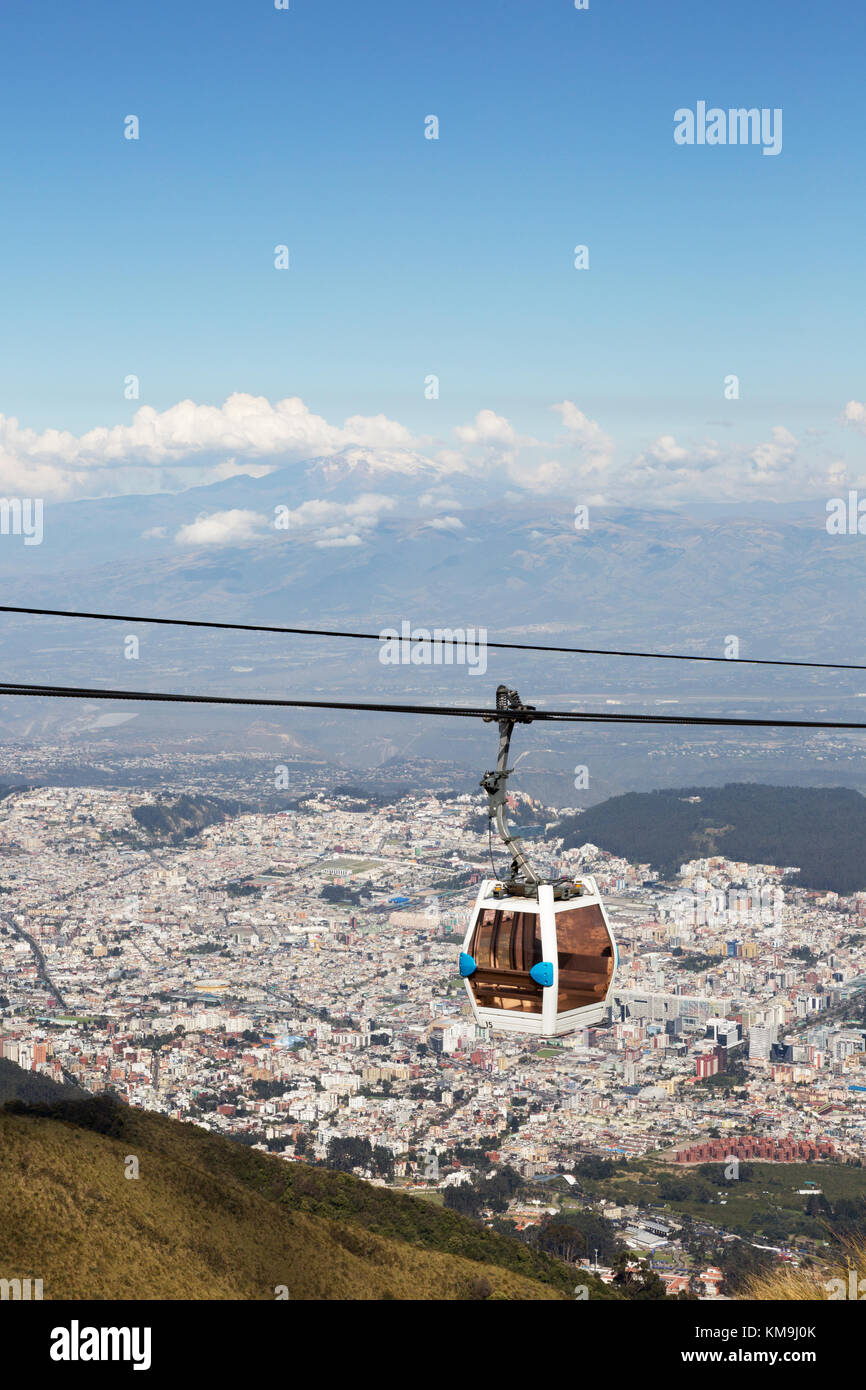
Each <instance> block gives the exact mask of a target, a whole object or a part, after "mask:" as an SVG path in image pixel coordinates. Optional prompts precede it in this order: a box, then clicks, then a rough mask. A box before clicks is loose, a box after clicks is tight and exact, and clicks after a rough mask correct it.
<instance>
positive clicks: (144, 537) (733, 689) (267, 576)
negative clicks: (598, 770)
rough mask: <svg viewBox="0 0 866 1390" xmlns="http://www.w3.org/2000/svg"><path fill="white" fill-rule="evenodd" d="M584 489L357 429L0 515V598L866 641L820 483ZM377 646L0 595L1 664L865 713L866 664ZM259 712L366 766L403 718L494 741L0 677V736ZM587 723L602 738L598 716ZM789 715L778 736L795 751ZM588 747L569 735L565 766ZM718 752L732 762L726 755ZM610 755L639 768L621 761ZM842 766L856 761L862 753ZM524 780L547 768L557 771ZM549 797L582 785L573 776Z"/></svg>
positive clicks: (183, 722) (398, 693) (118, 675)
mask: <svg viewBox="0 0 866 1390" xmlns="http://www.w3.org/2000/svg"><path fill="white" fill-rule="evenodd" d="M586 491H587V490H586V487H585V486H584V485H578V484H576V485H575V491H574V495H573V496H564V495H559V496H553V495H549V494H547V495H541V494H537V493H535V492H534V491H533V490H532V488H531V487H523V488H521V487H520V486H519V485H518V484H517V483H515V482H514V481H513V480H512V479H509V478H503V479H501V480H499V479H497V478H495V477H490V476H488V475H485V476H484V477H480V476H478V475H476V474H470V473H469V472H467V471H455V472H448V471H447V470H443V468H442V467H441V466H434V465H433V464H432V463H431V462H430V460H427V459H425V458H424V457H422V456H421V455H418V454H414V453H412V452H410V451H408V450H396V449H395V450H391V451H381V450H377V451H373V450H364V449H358V448H354V449H346V450H343V451H342V453H340V454H337V455H334V456H332V457H328V458H326V459H312V460H310V461H308V462H307V463H306V464H297V465H292V466H290V467H281V468H277V469H275V470H274V471H273V472H271V473H269V474H267V475H265V476H262V477H252V476H248V475H237V476H233V477H230V478H226V479H224V480H223V481H221V482H217V483H213V484H210V485H209V486H206V487H195V488H191V489H189V490H187V491H185V492H180V493H155V494H148V495H146V496H141V497H130V496H127V497H112V498H102V499H97V500H93V501H77V502H68V503H51V504H48V505H47V506H46V509H45V521H44V539H43V542H42V544H41V545H33V546H26V545H25V544H24V541H23V538H22V537H21V536H15V535H4V536H2V537H0V599H2V602H4V603H10V604H16V603H17V604H24V605H28V606H41V607H71V608H78V609H85V610H86V609H95V610H109V611H120V612H131V613H142V614H154V615H157V616H173V615H178V616H184V617H198V618H205V619H216V620H223V621H241V622H255V621H262V622H265V623H276V624H283V625H289V626H295V625H296V626H302V627H323V628H340V629H349V630H354V629H359V630H361V631H367V632H373V633H377V632H379V631H381V629H382V628H384V627H386V626H392V625H394V626H399V624H400V622H401V621H402V620H404V619H405V620H407V621H409V622H410V623H412V624H413V625H415V626H423V627H426V628H431V627H435V626H442V627H449V628H455V627H457V628H466V627H475V628H482V627H483V628H486V629H487V632H488V635H489V637H490V638H491V639H494V638H496V639H500V640H505V641H521V640H522V641H528V642H535V643H542V644H545V643H546V644H566V645H567V644H573V645H577V646H587V647H614V648H626V649H637V650H646V649H648V648H649V649H656V650H662V651H664V650H669V651H670V650H673V651H676V650H683V651H694V652H697V653H701V654H707V655H714V656H722V655H723V654H724V652H725V643H726V639H728V638H729V637H732V636H733V637H736V638H737V639H738V641H739V644H740V654H741V655H742V656H753V657H754V656H757V657H776V658H779V657H788V658H791V659H800V660H803V659H821V660H834V659H836V660H840V661H846V662H857V661H858V660H859V659H860V658H862V657H864V655H866V610H864V608H863V605H862V604H861V603H860V595H861V593H862V592H863V588H864V583H866V541H864V538H863V537H861V536H831V535H828V533H827V531H826V528H825V524H824V523H825V512H824V507H823V504H822V503H821V501H820V500H817V501H815V502H808V503H792V504H790V505H788V506H774V505H773V504H768V503H755V504H754V506H753V507H752V508H749V507H747V506H743V507H735V506H733V505H732V504H724V505H720V506H719V507H717V508H713V507H712V506H709V505H707V504H701V505H696V506H695V507H692V508H687V507H684V508H682V509H681V510H678V511H674V510H661V509H659V510H652V509H648V508H635V507H630V506H629V505H627V502H626V501H625V499H624V504H623V505H619V506H616V505H607V506H596V505H594V504H593V503H592V501H591V499H590V501H589V503H588V506H589V514H588V526H587V528H586V529H581V530H576V529H575V524H574V523H575V515H574V511H575V506H576V505H577V504H581V503H584V502H586ZM280 519H282V520H283V521H284V522H285V526H283V527H281V526H280V525H279V524H278V522H279V520H280ZM130 634H132V635H136V636H138V638H139V641H140V653H139V655H138V657H137V658H135V659H127V657H126V654H125V652H126V649H125V646H124V642H125V638H126V636H127V635H130ZM378 658H379V648H378V647H377V645H376V643H375V642H363V641H358V642H354V641H349V640H344V641H340V642H336V641H335V642H328V641H327V640H325V639H321V638H304V637H299V638H292V639H289V638H281V637H279V636H257V635H254V634H233V633H222V634H219V633H212V632H201V631H194V630H193V631H173V630H171V629H165V628H158V627H142V626H135V625H131V624H125V623H124V624H117V625H114V624H111V625H109V624H85V623H80V624H79V623H73V622H68V621H62V620H54V619H23V618H15V617H10V616H9V615H5V616H0V663H2V665H0V669H2V671H3V674H4V677H5V678H6V679H7V680H10V681H15V680H17V681H28V680H30V681H36V682H49V681H56V682H59V683H68V684H86V685H96V686H99V685H103V686H107V685H108V686H110V685H119V686H123V685H125V686H128V687H136V686H145V687H150V688H162V689H176V690H184V691H192V690H201V691H208V690H210V691H214V692H220V693H227V694H235V695H239V694H244V693H250V694H252V693H256V694H258V693H264V694H272V695H281V694H284V693H285V694H297V695H300V696H302V697H303V696H306V697H311V698H314V699H315V698H326V697H327V694H328V693H331V694H333V695H335V697H336V698H338V699H344V700H345V699H351V698H352V697H353V696H361V695H363V696H365V697H367V698H375V699H381V700H383V701H402V700H406V701H416V702H417V701H423V702H437V701H440V700H441V701H448V702H452V703H458V702H461V701H464V702H466V701H468V702H471V703H479V702H485V703H486V702H488V701H491V700H492V692H493V690H494V688H495V686H496V684H497V683H498V682H499V681H500V680H505V681H507V682H509V683H512V684H513V683H519V684H520V688H521V693H522V694H523V695H524V698H525V699H528V700H531V701H532V702H533V703H544V702H546V703H547V704H548V705H551V706H555V705H557V704H562V703H563V702H567V704H568V706H569V707H573V708H584V709H592V708H594V707H598V705H599V704H600V705H601V706H602V707H605V701H606V700H615V701H621V702H622V704H623V707H624V708H626V707H628V706H629V705H631V706H632V707H634V708H637V709H640V710H644V711H645V710H649V711H654V712H663V709H662V708H661V707H659V708H657V707H656V701H658V700H669V701H675V702H676V701H679V705H676V704H674V705H673V706H669V708H670V711H671V712H674V713H676V712H681V711H683V710H686V709H689V708H692V709H694V710H696V711H697V712H699V713H707V712H708V711H709V710H710V709H713V708H717V709H719V710H720V712H723V713H726V714H729V713H731V712H733V711H735V710H736V709H737V708H738V707H739V708H742V709H746V710H748V711H750V712H753V713H763V714H766V713H767V712H768V710H770V709H775V710H777V711H779V712H780V713H783V714H789V713H792V712H793V711H794V710H795V709H798V710H803V711H806V712H809V713H812V712H814V714H815V715H816V716H817V715H818V714H819V713H820V712H821V711H822V710H823V711H827V712H828V713H829V714H830V715H833V714H836V715H837V716H838V717H846V716H847V717H855V718H856V717H861V716H862V715H863V712H864V709H866V706H864V705H863V702H862V700H861V699H860V696H861V694H862V693H863V692H866V672H864V673H862V674H859V673H857V672H850V673H835V674H834V673H830V672H825V673H820V672H806V671H797V670H788V671H785V670H780V669H774V668H748V667H739V668H737V669H736V671H735V670H734V669H733V667H731V669H725V668H724V667H720V666H701V665H694V666H693V665H688V664H673V663H664V662H658V663H656V662H646V661H640V662H632V661H626V660H623V659H613V658H610V659H601V658H572V657H564V656H561V657H554V656H551V657H545V656H543V655H529V654H525V655H521V654H519V653H511V652H497V651H490V652H488V654H487V669H486V671H485V672H484V673H483V674H471V673H470V671H469V669H468V667H467V666H466V665H460V664H457V665H454V666H440V667H433V666H426V667H425V666H416V667H411V666H386V665H383V664H382V663H381V662H380V661H379V659H378ZM861 687H862V691H861ZM253 727H255V729H256V730H257V732H256V734H255V739H256V741H257V744H258V746H259V747H261V746H262V745H265V746H267V747H273V748H274V749H275V752H276V751H279V748H280V746H281V745H282V747H283V748H284V749H285V748H286V743H285V740H286V739H293V740H295V746H296V747H297V748H299V749H301V750H303V751H306V752H310V753H312V754H314V755H315V754H318V755H320V756H325V757H327V758H328V759H330V760H337V761H342V762H343V763H344V764H346V765H349V766H354V767H363V766H374V765H375V766H379V765H382V764H383V763H385V762H386V761H387V760H388V759H389V758H392V757H394V756H399V755H401V753H402V750H403V748H404V747H405V746H406V744H407V743H411V744H412V751H413V753H419V754H423V755H424V756H433V757H445V756H449V755H450V756H451V757H452V758H453V760H454V761H456V762H459V763H461V764H462V765H466V766H470V767H473V768H474V767H475V766H476V765H477V761H478V758H479V753H478V746H479V739H478V735H477V731H474V730H473V731H467V730H465V729H459V730H458V729H456V728H454V727H453V722H452V721H448V727H444V721H443V724H439V723H438V722H435V723H434V722H432V721H427V723H426V724H425V726H424V727H423V728H421V727H420V726H418V727H416V725H414V724H413V723H412V722H411V721H409V720H403V721H400V720H396V719H394V718H391V719H388V720H385V719H382V718H378V717H376V716H369V715H367V716H358V717H357V718H352V717H351V716H347V715H339V716H334V717H330V716H328V715H325V714H314V715H309V716H308V715H304V714H303V713H300V712H298V713H294V714H291V715H285V716H281V715H274V714H272V713H271V712H269V711H259V712H258V713H255V714H245V713H244V712H242V711H228V712H226V711H213V710H207V709H201V710H195V711H189V710H181V709H178V708H174V709H171V710H169V709H166V708H162V707H158V708H154V707H150V708H145V709H143V708H141V707H136V706H129V705H126V706H122V707H120V708H115V709H105V708H104V707H102V706H95V705H94V706H92V707H91V708H90V709H89V710H86V709H84V707H83V706H82V705H81V704H80V703H79V702H68V703H65V704H63V705H60V704H59V703H58V702H57V701H53V702H45V701H32V700H27V701H23V700H18V701H14V700H12V699H10V698H2V699H0V737H7V738H8V737H21V738H26V739H27V740H29V741H32V740H33V739H34V738H41V737H46V738H52V739H59V740H62V739H64V738H73V739H80V738H85V737H87V738H90V737H96V738H98V739H102V740H104V741H105V743H106V746H108V745H109V744H111V743H112V742H113V743H114V744H115V745H116V746H118V747H125V746H129V744H130V743H131V742H136V741H137V742H138V743H139V744H153V745H154V746H159V747H166V746H167V745H168V744H169V743H170V742H171V741H172V740H173V739H177V740H178V741H181V742H182V741H184V740H186V739H188V738H189V737H191V736H194V737H196V738H198V739H206V740H208V741H209V745H210V746H211V747H214V746H223V745H224V744H225V741H226V739H229V740H231V739H234V738H239V739H241V740H243V739H244V738H246V737H247V731H248V730H250V729H252V728H253ZM627 732H628V736H629V737H630V738H631V737H632V736H633V731H630V732H629V731H627ZM586 734H587V738H588V739H590V740H592V739H593V738H594V736H595V731H594V730H591V729H588V730H586ZM565 737H566V735H565V733H564V732H563V733H560V734H559V735H558V736H557V739H558V741H560V742H561V741H562V740H564V739H565ZM671 737H680V735H678V734H677V735H671ZM797 737H798V736H795V737H794V742H793V743H792V742H791V741H790V740H789V741H788V742H785V739H784V737H783V738H782V739H781V741H780V743H779V758H778V764H779V769H780V772H781V771H785V772H787V770H788V768H787V766H786V761H785V760H786V757H787V754H788V752H789V751H790V749H791V747H793V746H795V745H796V739H797ZM544 742H545V744H549V743H550V740H549V739H547V740H544ZM464 749H465V755H464V751H463V750H464ZM642 756H643V755H642V754H641V755H640V757H638V759H637V762H636V763H635V766H634V768H633V772H634V774H635V776H638V777H640V776H642V773H643V769H644V765H643V764H641V757H642ZM278 760H279V759H278V758H277V757H275V759H274V761H275V762H276V761H278ZM551 761H552V760H551V759H548V760H547V771H550V764H551ZM575 761H577V759H575V758H573V757H572V756H571V754H566V755H565V763H566V766H570V765H572V764H573V763H574V762H575ZM638 764H640V766H638ZM533 766H535V764H533ZM696 770H697V769H695V768H693V767H692V766H691V765H687V766H685V767H683V766H680V767H679V768H678V771H679V772H682V771H685V772H686V774H687V775H689V776H692V775H694V773H695V771H696ZM726 770H727V771H728V772H729V773H730V772H731V771H734V770H735V769H734V768H733V767H730V768H727V767H725V768H720V767H719V766H714V768H713V769H712V773H713V776H716V775H717V774H718V773H719V772H720V771H721V772H722V774H724V772H725V771H726ZM739 770H741V771H742V770H743V769H742V768H740V769H739ZM817 770H818V771H819V772H820V771H826V770H827V769H826V767H825V768H824V769H817ZM0 771H2V769H0ZM521 771H522V772H528V771H529V769H528V767H524V768H522V769H521ZM750 771H751V769H750ZM615 780H616V782H618V783H619V785H622V784H623V780H624V781H625V784H626V785H628V784H629V776H628V775H627V773H625V774H624V775H623V776H620V774H619V773H618V774H617V778H616V779H615ZM807 780H808V779H807ZM836 780H837V781H839V780H843V781H844V780H849V772H848V770H846V769H843V770H842V771H841V773H840V775H839V776H837V778H836ZM527 785H528V786H529V789H530V790H532V791H533V792H534V794H536V795H548V794H550V793H549V789H548V787H547V786H546V785H545V784H544V783H543V782H538V781H536V782H535V783H534V784H531V785H530V784H527ZM601 785H602V782H601V780H597V781H596V783H594V786H595V788H596V789H598V787H600V786H601ZM631 785H635V782H634V781H633V780H632V781H631ZM551 799H554V798H553V796H552V795H551ZM556 799H558V800H559V802H560V804H568V801H569V799H571V800H572V801H573V798H569V797H568V795H567V786H562V787H560V788H558V789H557V791H556Z"/></svg>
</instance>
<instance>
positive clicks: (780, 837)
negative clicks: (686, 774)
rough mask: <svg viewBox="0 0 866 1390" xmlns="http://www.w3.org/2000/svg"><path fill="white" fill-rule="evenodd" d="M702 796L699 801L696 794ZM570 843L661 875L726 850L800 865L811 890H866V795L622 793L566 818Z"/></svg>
mask: <svg viewBox="0 0 866 1390" xmlns="http://www.w3.org/2000/svg"><path fill="white" fill-rule="evenodd" d="M691 797H695V798H698V799H697V800H694V801H692V800H689V798H691ZM559 833H560V834H563V835H564V837H565V844H566V846H574V845H582V844H585V843H586V842H587V841H591V842H592V843H593V844H596V845H599V846H600V847H601V848H602V849H606V850H610V851H611V852H612V853H614V854H621V855H624V856H625V858H627V859H630V860H632V861H636V862H638V863H649V864H651V865H652V867H653V868H654V869H657V870H658V871H659V872H660V873H661V874H663V875H665V876H670V875H671V874H674V873H676V871H677V869H678V868H679V866H680V864H682V863H684V862H685V861H686V860H689V859H698V858H704V857H706V856H708V855H713V854H721V855H725V856H726V857H727V858H729V859H738V860H746V861H747V862H748V863H751V864H777V865H780V866H794V865H796V866H797V867H799V869H800V874H799V875H798V876H797V878H796V879H795V880H794V881H795V882H796V883H798V884H801V885H802V886H803V887H804V888H820V889H833V890H834V891H835V892H837V893H851V892H855V891H856V890H858V889H866V798H864V797H863V796H861V794H860V793H859V792H856V791H851V790H849V789H848V788H845V787H765V786H760V785H758V784H757V783H752V782H729V783H727V784H726V785H725V786H723V787H680V788H678V789H675V790H665V791H655V792H629V793H628V794H627V795H625V796H615V797H612V798H611V799H610V800H609V801H603V802H602V803H601V804H600V805H598V806H593V807H592V808H591V809H590V810H588V811H584V812H583V813H582V814H581V815H577V816H569V817H566V818H564V819H563V820H562V821H560V823H559Z"/></svg>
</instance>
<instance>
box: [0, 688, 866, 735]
mask: <svg viewBox="0 0 866 1390" xmlns="http://www.w3.org/2000/svg"><path fill="white" fill-rule="evenodd" d="M4 695H9V696H32V697H43V698H48V699H67V700H132V701H143V702H150V701H157V702H160V703H164V704H183V705H239V706H247V707H257V708H258V707H265V708H273V709H327V710H344V711H350V712H356V713H362V714H363V713H370V714H416V715H433V716H444V717H449V718H452V719H455V718H456V719H483V720H485V721H487V722H489V721H490V720H492V719H495V718H496V710H495V709H493V708H490V707H489V706H488V707H485V706H478V705H403V704H391V703H376V702H373V701H360V700H285V699H280V698H278V697H276V696H273V697H271V696H252V695H184V694H180V693H177V692H173V691H157V690H109V689H98V688H94V687H92V686H77V685H35V684H23V685H21V684H13V683H11V682H8V681H0V697H2V696H4ZM532 721H533V722H544V723H548V724H672V725H677V724H678V725H696V726H703V727H707V728H732V729H840V730H844V729H864V730H866V722H858V721H853V720H850V721H849V720H820V719H775V718H774V719H748V718H732V717H726V716H724V715H700V714H623V713H620V712H617V713H607V712H605V711H601V710H599V711H583V710H545V709H536V710H534V711H533V714H532Z"/></svg>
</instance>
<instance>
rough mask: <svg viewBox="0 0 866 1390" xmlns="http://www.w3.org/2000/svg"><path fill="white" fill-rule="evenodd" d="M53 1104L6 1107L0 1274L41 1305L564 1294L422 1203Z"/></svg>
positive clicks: (84, 1106) (490, 1241) (542, 1266)
mask: <svg viewBox="0 0 866 1390" xmlns="http://www.w3.org/2000/svg"><path fill="white" fill-rule="evenodd" d="M51 1108H52V1109H53V1113H54V1116H58V1115H61V1114H62V1115H63V1116H64V1118H63V1119H60V1118H56V1117H50V1116H49V1115H47V1114H45V1113H38V1112H40V1111H43V1112H44V1111H45V1110H47V1109H49V1107H32V1106H31V1107H24V1106H22V1105H21V1104H20V1103H19V1102H12V1103H11V1104H10V1105H9V1106H7V1107H6V1109H5V1110H2V1111H0V1278H16V1277H17V1278H26V1277H28V1276H29V1277H30V1278H34V1279H37V1278H41V1279H42V1280H43V1287H44V1297H45V1298H46V1299H66V1298H71V1299H85V1298H101V1299H110V1300H114V1299H139V1298H142V1299H147V1298H155V1299H273V1298H274V1297H275V1292H274V1291H275V1289H276V1288H277V1286H279V1285H284V1286H286V1288H287V1289H288V1294H289V1297H291V1298H293V1299H383V1298H385V1299H389V1298H398V1299H477V1298H486V1297H490V1296H493V1297H498V1298H508V1299H557V1298H563V1297H568V1296H569V1295H572V1296H573V1294H572V1290H573V1287H574V1284H575V1282H576V1280H575V1272H574V1270H569V1269H567V1268H566V1267H565V1266H564V1265H562V1264H560V1263H559V1262H558V1261H556V1260H553V1259H551V1258H549V1257H547V1256H544V1255H540V1254H537V1253H536V1252H534V1251H531V1250H529V1249H528V1248H527V1247H526V1246H525V1245H523V1244H522V1243H521V1242H520V1241H518V1240H516V1239H514V1238H512V1237H510V1236H503V1235H498V1234H496V1233H494V1232H490V1231H487V1230H485V1229H484V1228H482V1227H480V1226H478V1225H476V1224H475V1223H473V1222H471V1221H468V1220H466V1219H465V1218H463V1217H460V1216H458V1215H457V1214H456V1213H454V1212H450V1211H447V1210H444V1209H441V1208H438V1207H436V1206H434V1205H433V1204H431V1203H427V1202H422V1201H418V1200H417V1199H414V1198H412V1197H408V1196H403V1195H401V1194H399V1193H394V1192H390V1191H387V1190H386V1189H384V1188H376V1187H373V1186H371V1185H370V1184H369V1183H365V1182H362V1181H361V1180H360V1179H357V1178H354V1177H351V1176H349V1175H347V1174H342V1173H335V1172H332V1171H330V1170H328V1169H319V1168H312V1167H309V1166H307V1165H305V1164H298V1163H296V1164H289V1163H285V1162H284V1161H282V1160H280V1159H278V1158H274V1157H271V1156H270V1155H268V1154H264V1153H261V1152H259V1151H257V1150H253V1149H250V1148H246V1147H244V1146H242V1145H239V1144H236V1143H233V1142H231V1141H229V1140H227V1139H223V1138H221V1137H219V1136H215V1135H212V1134H209V1133H208V1132H207V1131H205V1130H202V1129H198V1128H196V1127H195V1126H193V1125H188V1124H182V1123H180V1122H178V1121H175V1120H170V1119H167V1118H165V1117H163V1116H160V1115H153V1114H148V1113H146V1112H143V1111H138V1110H130V1109H128V1108H127V1107H126V1106H123V1105H118V1104H116V1103H115V1102H113V1101H108V1100H107V1099H105V1098H101V1097H100V1098H92V1099H90V1100H88V1101H84V1102H79V1101H74V1102H69V1101H61V1102H57V1103H55V1104H54V1105H53V1107H51ZM73 1121H74V1122H73ZM130 1156H132V1157H135V1158H137V1159H138V1166H139V1176H138V1177H137V1178H127V1177H125V1176H124V1174H125V1171H126V1170H127V1169H128V1168H129V1167H130V1166H131V1165H129V1164H128V1162H127V1160H128V1158H129V1157H130ZM580 1282H582V1283H590V1284H592V1285H593V1287H592V1295H591V1296H592V1297H594V1298H596V1297H602V1298H611V1297H615V1296H616V1295H614V1294H612V1292H611V1291H610V1290H608V1289H606V1288H605V1287H604V1286H603V1285H598V1288H597V1289H596V1287H595V1281H593V1280H591V1279H588V1278H587V1277H585V1276H584V1275H583V1274H581V1276H580Z"/></svg>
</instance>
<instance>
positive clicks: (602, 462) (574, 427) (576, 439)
mask: <svg viewBox="0 0 866 1390" xmlns="http://www.w3.org/2000/svg"><path fill="white" fill-rule="evenodd" d="M551 409H552V410H555V411H556V412H557V414H558V415H559V416H560V417H561V419H562V424H563V427H564V429H565V442H566V443H567V444H568V445H570V446H576V447H577V448H578V449H579V450H581V452H582V453H583V454H584V456H585V460H586V463H587V464H588V466H589V468H590V470H591V471H593V472H599V471H601V470H603V469H605V468H608V467H609V466H610V463H611V460H612V458H613V450H614V444H613V440H612V439H611V438H610V436H609V435H607V434H605V432H604V430H603V429H602V428H601V426H600V425H599V423H598V421H597V420H590V419H589V417H588V416H586V415H584V413H583V411H582V410H579V409H578V407H577V406H576V405H575V404H574V402H573V401H560V403H559V405H554V406H551Z"/></svg>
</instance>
